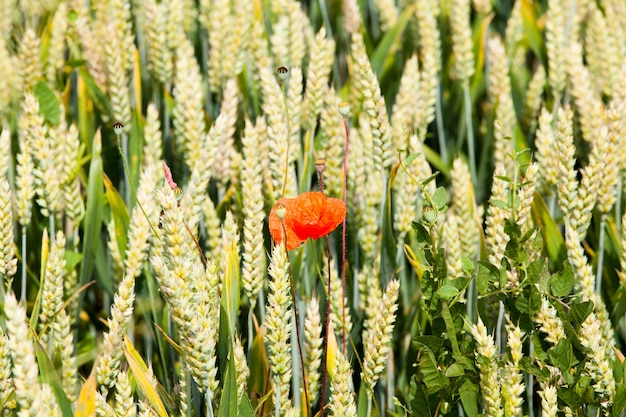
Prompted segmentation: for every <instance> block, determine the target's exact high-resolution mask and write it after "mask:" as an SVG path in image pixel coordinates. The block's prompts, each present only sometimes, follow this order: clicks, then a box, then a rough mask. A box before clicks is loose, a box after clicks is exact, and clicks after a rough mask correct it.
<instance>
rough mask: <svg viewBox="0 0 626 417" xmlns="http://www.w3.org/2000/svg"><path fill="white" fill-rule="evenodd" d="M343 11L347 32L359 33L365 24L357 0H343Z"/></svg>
mask: <svg viewBox="0 0 626 417" xmlns="http://www.w3.org/2000/svg"><path fill="white" fill-rule="evenodd" d="M341 12H342V15H343V26H344V28H345V30H346V32H348V33H350V34H352V35H353V34H355V33H357V32H358V31H359V30H360V28H361V26H362V25H363V20H362V19H361V11H360V10H359V4H358V2H357V0H343V1H342V2H341Z"/></svg>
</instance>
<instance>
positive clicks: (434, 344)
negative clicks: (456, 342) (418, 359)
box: [413, 336, 443, 354]
mask: <svg viewBox="0 0 626 417" xmlns="http://www.w3.org/2000/svg"><path fill="white" fill-rule="evenodd" d="M413 344H414V345H415V348H416V349H427V350H430V351H431V352H433V353H435V354H438V353H439V349H441V346H442V345H443V340H441V338H440V337H437V336H417V337H416V338H415V339H414V340H413Z"/></svg>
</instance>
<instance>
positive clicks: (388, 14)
mask: <svg viewBox="0 0 626 417" xmlns="http://www.w3.org/2000/svg"><path fill="white" fill-rule="evenodd" d="M374 5H375V7H376V11H377V12H378V21H379V24H380V28H381V29H382V31H383V32H386V31H388V30H389V29H391V27H392V26H393V25H394V24H395V23H396V21H397V20H398V7H397V6H396V2H395V1H393V0H375V1H374Z"/></svg>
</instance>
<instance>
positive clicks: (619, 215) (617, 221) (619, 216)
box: [615, 175, 622, 230]
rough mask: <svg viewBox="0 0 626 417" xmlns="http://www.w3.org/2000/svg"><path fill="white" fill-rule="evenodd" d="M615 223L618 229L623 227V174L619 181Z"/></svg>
mask: <svg viewBox="0 0 626 417" xmlns="http://www.w3.org/2000/svg"><path fill="white" fill-rule="evenodd" d="M615 224H616V226H617V229H618V230H621V228H622V176H621V175H620V177H619V180H618V181H617V199H616V200H615Z"/></svg>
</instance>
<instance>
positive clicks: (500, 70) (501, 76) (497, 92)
mask: <svg viewBox="0 0 626 417" xmlns="http://www.w3.org/2000/svg"><path fill="white" fill-rule="evenodd" d="M487 59H488V62H489V67H488V68H489V85H488V88H487V92H488V95H489V101H490V103H491V105H492V106H493V110H494V113H495V120H496V126H495V129H494V163H495V164H496V165H498V164H503V165H504V167H505V172H506V174H508V175H511V176H512V175H514V172H513V171H514V167H513V160H512V158H511V157H510V156H509V155H514V154H515V147H514V142H513V140H511V139H509V138H512V137H513V133H514V131H515V126H516V116H515V108H514V106H513V98H512V96H511V80H510V78H509V61H508V59H507V56H506V53H505V51H504V44H503V43H502V40H501V39H500V38H499V37H493V38H491V39H489V41H488V43H487Z"/></svg>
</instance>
